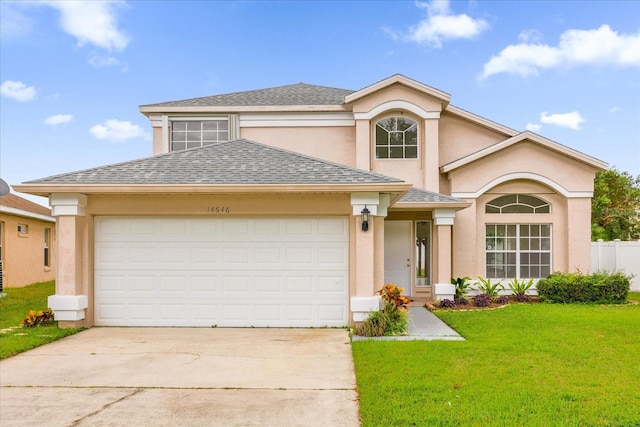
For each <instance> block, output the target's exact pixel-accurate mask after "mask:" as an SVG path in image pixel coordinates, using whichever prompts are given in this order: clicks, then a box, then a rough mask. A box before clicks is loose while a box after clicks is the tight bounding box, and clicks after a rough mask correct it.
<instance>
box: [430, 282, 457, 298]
mask: <svg viewBox="0 0 640 427" xmlns="http://www.w3.org/2000/svg"><path fill="white" fill-rule="evenodd" d="M455 294H456V287H455V285H452V284H451V283H436V284H435V285H433V297H434V299H435V300H436V301H442V300H443V299H449V300H453V298H454V296H455Z"/></svg>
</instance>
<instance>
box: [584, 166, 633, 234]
mask: <svg viewBox="0 0 640 427" xmlns="http://www.w3.org/2000/svg"><path fill="white" fill-rule="evenodd" d="M594 184H595V185H594V191H593V199H592V201H591V240H597V239H603V240H614V239H620V240H633V239H638V238H640V175H638V176H637V177H635V178H634V177H633V176H632V175H631V174H629V173H628V172H619V171H617V170H616V169H615V168H613V169H609V170H606V171H600V172H598V173H596V179H595V183H594Z"/></svg>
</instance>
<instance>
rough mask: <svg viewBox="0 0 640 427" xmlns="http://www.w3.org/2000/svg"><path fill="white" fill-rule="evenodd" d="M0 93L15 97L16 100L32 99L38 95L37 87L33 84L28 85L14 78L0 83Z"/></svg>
mask: <svg viewBox="0 0 640 427" xmlns="http://www.w3.org/2000/svg"><path fill="white" fill-rule="evenodd" d="M0 94H1V95H2V96H6V97H7V98H12V99H15V100H16V101H22V102H26V101H31V100H32V99H33V98H35V96H36V88H34V87H33V86H27V85H26V84H24V83H22V82H16V81H13V80H5V81H4V82H2V85H0Z"/></svg>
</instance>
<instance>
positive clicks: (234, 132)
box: [162, 114, 240, 153]
mask: <svg viewBox="0 0 640 427" xmlns="http://www.w3.org/2000/svg"><path fill="white" fill-rule="evenodd" d="M209 120H226V121H227V123H228V126H227V132H228V141H232V140H234V139H236V138H237V137H238V135H239V134H240V129H239V127H238V117H237V115H236V114H222V115H215V116H180V115H163V116H162V145H163V147H164V150H165V152H166V153H170V152H173V151H174V150H173V141H172V123H173V122H202V121H209ZM178 151H182V150H178Z"/></svg>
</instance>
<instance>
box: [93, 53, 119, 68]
mask: <svg viewBox="0 0 640 427" xmlns="http://www.w3.org/2000/svg"><path fill="white" fill-rule="evenodd" d="M89 64H91V65H93V66H94V67H96V68H104V67H117V66H118V65H120V61H118V59H117V58H114V57H113V56H103V55H98V54H97V53H95V52H91V53H90V54H89Z"/></svg>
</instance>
